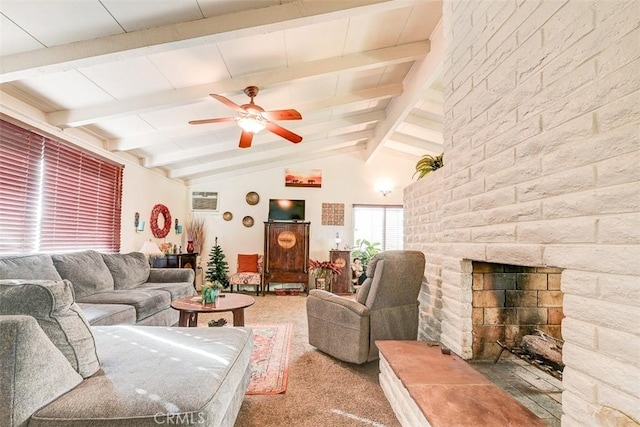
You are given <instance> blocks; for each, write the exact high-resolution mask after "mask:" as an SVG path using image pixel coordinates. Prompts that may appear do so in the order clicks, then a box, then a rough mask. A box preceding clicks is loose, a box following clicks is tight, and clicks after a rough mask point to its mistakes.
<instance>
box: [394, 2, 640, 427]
mask: <svg viewBox="0 0 640 427" xmlns="http://www.w3.org/2000/svg"><path fill="white" fill-rule="evenodd" d="M639 17H640V1H638V0H633V1H617V0H609V1H591V0H568V1H555V0H540V1H510V0H509V1H472V2H461V1H457V0H445V1H444V2H443V21H442V28H443V38H444V58H443V61H442V62H443V77H442V86H443V88H444V134H443V136H444V166H443V167H442V168H441V169H439V170H437V171H435V172H433V173H431V174H429V175H427V177H425V178H424V179H421V180H419V181H417V182H414V183H413V184H411V185H410V186H408V187H407V188H406V189H405V194H404V208H405V224H404V235H405V248H406V249H415V250H421V251H422V252H424V254H425V256H426V258H427V264H426V267H425V276H426V278H427V279H428V284H425V285H424V286H423V289H422V291H421V294H420V297H419V300H420V330H419V339H421V340H437V341H441V342H442V343H443V344H444V345H446V346H447V347H449V348H450V349H451V350H452V351H453V352H455V353H456V354H458V355H460V356H462V357H463V358H465V359H472V358H473V357H474V352H476V351H478V352H480V353H483V354H484V353H488V352H492V351H493V349H491V348H490V347H491V345H490V344H487V343H484V344H478V343H477V342H476V341H475V338H476V337H477V336H479V335H481V334H487V335H491V336H490V340H491V339H493V338H494V337H495V336H496V335H500V334H501V333H502V330H501V328H502V326H500V327H496V324H497V325H502V324H504V334H505V335H504V336H505V338H507V337H511V335H515V333H511V332H507V331H508V330H510V329H512V328H511V326H509V325H508V324H507V323H506V320H507V319H508V318H510V317H513V316H515V317H516V318H517V317H518V311H517V308H516V309H515V310H512V309H511V307H510V306H508V305H507V301H508V298H510V297H508V293H509V294H511V295H512V296H514V295H516V292H517V291H518V288H517V287H518V284H517V274H527V273H526V272H522V273H515V274H516V279H515V280H516V285H515V286H516V288H515V289H504V290H503V289H487V288H485V286H484V285H485V284H486V282H485V279H487V276H486V275H485V274H493V273H485V272H482V273H480V271H479V270H476V268H478V267H479V266H480V265H487V264H489V265H495V264H500V265H503V266H516V267H522V268H534V269H541V270H540V272H542V271H545V269H547V268H550V267H553V269H554V270H553V271H551V272H549V273H546V274H548V277H547V284H546V286H547V288H546V290H544V289H540V290H535V291H533V290H526V291H525V290H523V292H522V295H520V296H519V297H518V299H521V300H523V301H525V302H526V301H528V302H530V303H531V304H532V303H533V298H534V297H533V292H535V293H536V296H535V298H536V300H537V301H540V300H541V299H542V300H545V299H549V300H550V301H552V303H551V306H546V305H545V306H544V307H540V306H537V305H536V307H535V308H533V307H529V308H533V310H529V308H527V309H523V310H526V311H527V312H529V313H536V315H537V316H538V315H539V317H542V313H543V311H544V310H546V312H547V319H549V318H552V319H553V322H554V323H555V322H557V321H558V320H559V319H558V318H559V317H562V316H564V317H562V320H561V322H560V323H561V331H560V332H559V333H560V334H561V337H562V339H563V340H564V346H563V356H562V357H563V363H564V364H565V368H564V371H563V380H562V384H563V394H562V410H563V415H562V420H561V421H562V425H563V426H584V425H589V426H604V425H620V424H621V423H622V422H623V420H625V421H626V422H628V423H629V424H630V425H633V424H632V423H640V357H638V354H639V349H640V262H638V260H640V226H639V225H638V224H640V198H639V197H638V194H640V169H639V168H638V164H640V146H639V145H638V135H639V134H640V110H639V108H638V103H637V99H638V96H639V95H640V57H638V54H637V52H638V51H637V39H638V37H640V28H639V27H638V25H637V23H638V19H639ZM430 154H438V153H430ZM504 268H506V267H504ZM509 268H511V267H509ZM555 269H558V270H557V271H556V270H555ZM480 274H482V275H483V277H482V279H480V278H479V276H478V275H480ZM496 274H500V273H496ZM551 275H553V276H552V278H551V279H549V276H551ZM557 276H559V277H560V278H561V279H560V283H559V287H560V289H557V287H558V282H557ZM495 277H497V276H494V278H495ZM474 279H475V280H474ZM480 280H482V281H483V285H482V286H483V287H482V289H479V286H480V283H479V281H480ZM491 280H493V279H491ZM505 280H506V281H507V282H505V283H501V284H499V285H496V283H495V281H493V283H492V285H491V286H493V287H496V286H504V287H508V286H512V284H511V281H512V280H513V279H505ZM541 286H542V285H541ZM494 291H496V292H494ZM509 291H513V292H509ZM559 291H561V293H558V292H559ZM478 292H483V294H480V293H478ZM491 292H493V293H494V295H493V297H494V298H497V299H501V298H503V299H504V302H505V304H504V305H503V306H501V307H485V306H483V307H479V306H477V305H476V306H475V307H474V305H475V304H477V301H474V294H475V296H476V297H480V295H482V297H483V298H486V297H487V295H488V294H489V293H491ZM549 292H551V293H549ZM560 299H561V300H562V313H560V310H557V309H559V308H560V307H556V306H553V305H554V304H557V302H558V300H560ZM476 300H479V299H478V298H476ZM492 309H499V310H492ZM480 310H482V323H478V321H479V317H480V314H479V313H480ZM524 312H525V311H521V313H524ZM520 317H521V318H522V317H526V316H525V315H524V314H521V315H520ZM487 320H495V321H497V323H495V324H493V325H491V326H488V325H487V323H486V322H487ZM536 325H537V326H540V325H538V324H537V323H536ZM530 326H531V325H529V326H527V328H528V327H530ZM557 326H558V325H556V324H551V325H546V326H545V325H543V326H542V327H544V328H547V329H549V330H551V329H555V328H556V327H557ZM518 328H521V326H518ZM483 329H485V330H487V329H491V330H492V331H493V332H491V333H489V332H486V331H483V332H481V330H483ZM492 334H494V335H492ZM510 334H511V335H510ZM518 334H519V332H518ZM500 336H502V335H500ZM490 340H489V341H490Z"/></svg>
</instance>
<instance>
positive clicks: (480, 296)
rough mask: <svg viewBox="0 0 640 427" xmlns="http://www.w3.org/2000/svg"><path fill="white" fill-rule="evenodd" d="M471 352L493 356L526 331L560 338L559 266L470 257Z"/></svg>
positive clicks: (515, 342) (516, 345)
mask: <svg viewBox="0 0 640 427" xmlns="http://www.w3.org/2000/svg"><path fill="white" fill-rule="evenodd" d="M472 264H473V269H472V274H473V282H472V324H473V329H472V332H473V341H472V354H473V356H472V358H473V359H474V360H489V359H496V358H497V357H498V355H499V354H500V353H501V352H502V351H503V350H504V346H506V347H508V348H511V349H513V348H522V346H523V338H525V337H527V338H525V342H526V341H527V340H528V339H529V336H538V337H540V336H542V337H549V339H548V341H549V342H553V341H554V340H558V341H561V340H562V331H561V324H562V318H563V317H564V314H563V311H562V291H561V290H560V277H561V273H562V270H561V269H559V268H555V267H524V266H516V265H507V264H493V263H486V262H475V261H474V262H473V263H472Z"/></svg>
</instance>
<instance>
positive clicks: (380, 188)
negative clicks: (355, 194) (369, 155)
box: [376, 180, 393, 196]
mask: <svg viewBox="0 0 640 427" xmlns="http://www.w3.org/2000/svg"><path fill="white" fill-rule="evenodd" d="M391 190H393V184H392V183H391V181H388V180H381V181H378V183H377V184H376V191H377V192H378V193H380V194H382V195H383V196H386V195H387V194H389V193H391Z"/></svg>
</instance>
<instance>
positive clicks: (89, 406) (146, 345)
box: [29, 326, 253, 427]
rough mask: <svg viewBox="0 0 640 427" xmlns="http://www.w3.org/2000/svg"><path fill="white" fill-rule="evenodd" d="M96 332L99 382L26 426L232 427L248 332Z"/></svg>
mask: <svg viewBox="0 0 640 427" xmlns="http://www.w3.org/2000/svg"><path fill="white" fill-rule="evenodd" d="M93 330H94V333H95V336H96V341H97V343H98V351H99V355H100V359H101V360H102V371H101V375H94V376H93V377H91V378H89V379H87V380H85V381H83V382H82V384H81V385H79V386H78V387H76V388H75V389H73V390H71V391H70V392H68V393H67V394H65V395H63V396H61V397H60V398H58V399H57V400H55V401H54V402H52V403H51V404H49V405H47V406H45V407H44V408H42V409H41V410H40V411H38V412H37V413H36V414H34V415H33V417H32V419H31V420H30V422H29V426H30V427H33V426H46V427H54V426H69V420H70V419H73V421H74V423H73V425H78V426H80V425H87V426H115V425H123V426H129V425H131V426H132V425H135V426H157V425H169V424H180V423H179V422H177V420H191V421H184V423H185V424H190V425H191V424H193V425H201V426H211V427H217V426H232V425H233V424H234V420H235V419H236V416H237V413H238V409H239V408H240V404H241V403H242V400H243V398H244V394H245V392H246V390H247V387H248V385H249V379H250V376H251V353H252V348H253V336H252V333H251V329H248V328H158V327H149V326H135V327H131V326H99V327H94V328H93ZM131 343H136V344H137V345H131ZM154 350H156V351H154ZM160 368H161V369H160Z"/></svg>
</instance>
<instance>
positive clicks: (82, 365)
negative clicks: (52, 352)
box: [0, 280, 100, 378]
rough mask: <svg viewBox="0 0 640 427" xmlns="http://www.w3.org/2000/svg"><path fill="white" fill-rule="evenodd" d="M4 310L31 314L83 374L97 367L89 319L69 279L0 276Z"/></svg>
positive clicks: (2, 312)
mask: <svg viewBox="0 0 640 427" xmlns="http://www.w3.org/2000/svg"><path fill="white" fill-rule="evenodd" d="M5 314H6V315H19V314H22V315H27V316H32V317H34V318H35V319H36V320H37V321H38V324H39V325H40V327H41V328H42V330H43V331H44V333H45V334H47V336H48V337H49V339H50V340H51V342H52V343H53V345H55V346H56V347H57V348H58V350H60V352H61V353H62V354H63V355H64V356H65V357H66V358H67V360H68V361H69V363H70V364H71V366H72V367H73V369H75V370H76V371H77V372H78V373H79V374H80V375H82V377H83V378H88V377H90V376H91V375H93V374H94V373H96V371H97V370H98V369H100V362H99V361H98V354H97V353H96V344H95V341H94V340H93V334H92V333H91V329H90V328H89V322H88V321H87V319H86V318H85V317H84V314H83V313H82V310H81V309H80V307H79V306H78V304H76V303H75V302H74V300H73V288H72V286H71V283H70V282H69V281H68V280H62V281H53V280H0V315H5Z"/></svg>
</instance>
